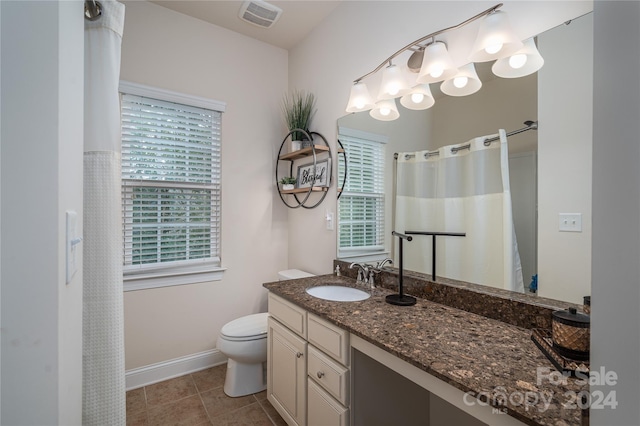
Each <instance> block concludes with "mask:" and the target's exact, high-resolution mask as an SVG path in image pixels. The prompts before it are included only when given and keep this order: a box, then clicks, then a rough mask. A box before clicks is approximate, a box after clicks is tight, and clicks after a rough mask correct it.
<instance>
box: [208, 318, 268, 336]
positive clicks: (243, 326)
mask: <svg viewBox="0 0 640 426" xmlns="http://www.w3.org/2000/svg"><path fill="white" fill-rule="evenodd" d="M268 317H269V314H268V313H267V312H264V313H260V314H253V315H247V316H244V317H241V318H238V319H235V320H233V321H231V322H228V323H227V324H225V325H224V327H222V330H221V331H220V337H222V338H223V339H225V340H230V341H235V342H244V341H250V340H258V339H266V338H267V318H268Z"/></svg>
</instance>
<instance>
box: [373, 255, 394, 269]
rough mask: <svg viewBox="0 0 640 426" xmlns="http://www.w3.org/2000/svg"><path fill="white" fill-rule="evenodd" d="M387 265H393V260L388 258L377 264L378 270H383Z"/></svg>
mask: <svg viewBox="0 0 640 426" xmlns="http://www.w3.org/2000/svg"><path fill="white" fill-rule="evenodd" d="M387 263H393V260H391V259H390V258H388V257H387V258H386V259H383V260H381V261H380V262H378V263H377V264H376V269H382V267H383V266H384V265H386V264H387Z"/></svg>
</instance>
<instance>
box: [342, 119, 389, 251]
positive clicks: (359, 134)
mask: <svg viewBox="0 0 640 426" xmlns="http://www.w3.org/2000/svg"><path fill="white" fill-rule="evenodd" d="M340 136H346V137H350V138H355V139H363V140H366V141H368V142H377V143H379V144H381V145H386V144H388V143H389V137H388V136H386V135H380V134H377V133H369V132H365V131H363V130H358V129H352V128H349V127H343V126H338V139H340ZM344 195H351V194H349V192H343V196H344ZM358 195H361V194H358ZM339 202H340V200H338V203H339ZM383 208H384V207H383ZM386 243H387V240H386V236H385V237H384V245H378V246H367V247H340V239H339V238H337V244H336V245H337V255H338V259H344V260H347V261H354V262H369V261H377V260H383V259H385V258H387V257H388V255H389V250H388V249H386V247H385V245H386Z"/></svg>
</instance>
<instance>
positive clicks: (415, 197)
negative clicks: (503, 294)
mask: <svg viewBox="0 0 640 426" xmlns="http://www.w3.org/2000/svg"><path fill="white" fill-rule="evenodd" d="M493 136H496V135H493ZM488 137H492V136H488ZM499 137H500V143H499V144H498V143H496V142H493V143H492V144H491V145H489V146H485V145H484V140H485V139H486V138H487V137H479V138H475V139H473V140H471V141H469V142H467V143H465V144H460V145H450V146H445V147H442V148H440V149H439V150H438V155H431V156H428V157H426V156H425V154H426V153H427V151H419V152H411V153H399V154H398V164H397V190H396V220H395V230H396V231H398V232H406V231H427V232H465V233H466V234H467V235H466V237H445V236H440V237H437V248H436V274H437V275H438V276H440V277H447V278H451V279H455V280H461V281H467V282H472V283H477V284H484V285H488V286H492V287H499V288H504V289H507V290H513V291H519V292H523V291H524V284H523V280H522V267H521V265H520V255H519V254H518V246H517V243H516V237H515V228H514V226H513V218H512V211H511V192H510V189H509V156H508V147H507V136H506V133H505V131H504V130H502V129H500V131H499ZM467 144H468V145H469V149H461V150H459V151H457V153H454V152H453V151H452V148H458V147H461V146H464V145H467ZM431 238H432V237H430V236H419V235H418V236H414V239H413V241H412V242H410V243H406V244H405V247H404V265H405V268H406V269H409V270H413V271H419V272H424V273H426V274H431V270H432V269H431V266H432V264H431V262H432V260H431V259H432V255H431V254H432V248H431Z"/></svg>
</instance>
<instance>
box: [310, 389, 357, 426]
mask: <svg viewBox="0 0 640 426" xmlns="http://www.w3.org/2000/svg"><path fill="white" fill-rule="evenodd" d="M307 388H308V393H307V403H308V407H307V416H308V417H307V425H308V426H349V409H348V408H345V407H343V406H342V405H341V404H340V403H339V402H337V401H336V400H334V399H333V398H331V396H329V395H328V394H327V393H326V392H325V391H323V390H322V388H320V387H319V386H318V385H317V384H316V383H315V382H314V381H313V380H311V379H308V381H307Z"/></svg>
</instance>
